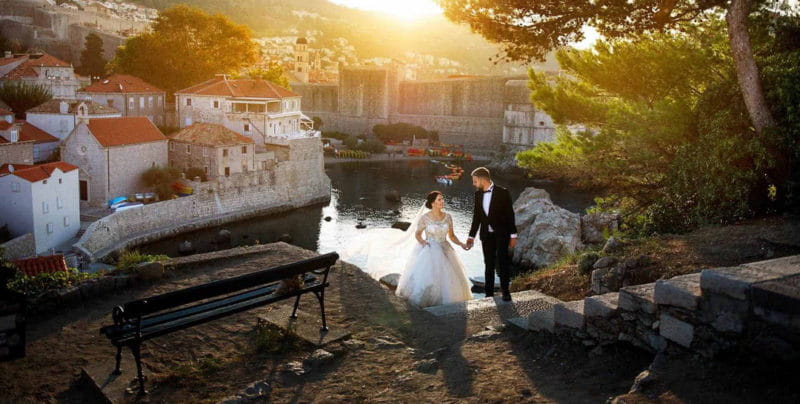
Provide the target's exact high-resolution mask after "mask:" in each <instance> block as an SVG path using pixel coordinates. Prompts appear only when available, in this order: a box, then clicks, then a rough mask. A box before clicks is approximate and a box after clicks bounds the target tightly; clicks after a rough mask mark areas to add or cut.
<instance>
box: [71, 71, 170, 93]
mask: <svg viewBox="0 0 800 404" xmlns="http://www.w3.org/2000/svg"><path fill="white" fill-rule="evenodd" d="M79 91H80V92H85V93H163V92H164V90H162V89H160V88H158V87H156V86H154V85H152V84H150V83H148V82H146V81H144V80H142V79H140V78H138V77H136V76H131V75H128V74H114V75H111V76H108V77H106V78H105V79H103V80H100V81H97V82H94V83H92V84H91V85H90V86H88V87H85V88H83V89H81V90H79Z"/></svg>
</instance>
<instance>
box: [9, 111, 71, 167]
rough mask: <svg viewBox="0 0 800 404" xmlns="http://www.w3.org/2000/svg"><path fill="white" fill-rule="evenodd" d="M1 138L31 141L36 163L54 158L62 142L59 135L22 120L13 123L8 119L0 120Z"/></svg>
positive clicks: (15, 141) (12, 141)
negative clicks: (56, 135)
mask: <svg viewBox="0 0 800 404" xmlns="http://www.w3.org/2000/svg"><path fill="white" fill-rule="evenodd" d="M0 138H3V139H4V140H5V141H6V142H8V143H18V142H31V144H33V162H34V163H40V162H43V161H47V160H50V159H52V158H53V153H54V152H55V151H56V149H58V145H59V142H60V140H59V139H58V138H57V137H55V136H52V135H50V134H48V133H47V132H45V131H43V130H41V129H39V128H38V127H36V126H34V125H32V124H30V123H29V122H26V121H22V120H17V121H14V122H13V123H10V122H9V120H7V119H3V120H0Z"/></svg>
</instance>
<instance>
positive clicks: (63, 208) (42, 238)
mask: <svg viewBox="0 0 800 404" xmlns="http://www.w3.org/2000/svg"><path fill="white" fill-rule="evenodd" d="M0 200H2V201H3V203H2V204H0V226H3V225H6V226H8V229H9V231H10V232H11V235H12V237H18V236H21V235H24V234H27V233H32V234H33V236H34V240H35V245H36V253H37V254H39V253H43V252H45V251H47V250H50V249H54V248H57V247H58V246H60V245H62V244H64V243H65V242H67V241H69V240H70V239H72V238H73V237H75V234H77V233H78V230H79V229H80V224H81V222H80V206H79V202H78V167H76V166H74V165H72V164H68V163H65V162H60V161H59V162H55V163H47V164H39V165H33V166H31V165H14V164H5V165H3V166H0Z"/></svg>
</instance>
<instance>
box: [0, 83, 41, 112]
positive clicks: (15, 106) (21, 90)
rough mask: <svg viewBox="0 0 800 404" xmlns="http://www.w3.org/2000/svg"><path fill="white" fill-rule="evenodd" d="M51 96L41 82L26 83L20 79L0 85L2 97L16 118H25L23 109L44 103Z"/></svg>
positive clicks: (0, 95)
mask: <svg viewBox="0 0 800 404" xmlns="http://www.w3.org/2000/svg"><path fill="white" fill-rule="evenodd" d="M51 98H53V94H52V93H51V92H50V89H49V88H48V87H47V86H44V85H41V84H28V83H25V82H20V81H9V82H7V83H5V84H4V85H3V86H2V87H0V99H2V100H3V101H4V102H5V103H6V104H7V105H8V106H9V107H11V110H12V111H14V114H15V115H16V117H17V118H19V119H23V118H25V111H27V110H29V109H31V108H33V107H35V106H37V105H41V104H44V103H45V102H47V101H49V100H50V99H51Z"/></svg>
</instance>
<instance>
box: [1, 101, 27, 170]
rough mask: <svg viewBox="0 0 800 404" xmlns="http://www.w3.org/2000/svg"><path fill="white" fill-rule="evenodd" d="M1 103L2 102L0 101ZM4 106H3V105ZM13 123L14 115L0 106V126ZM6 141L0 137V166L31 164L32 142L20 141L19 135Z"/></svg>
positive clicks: (3, 137)
mask: <svg viewBox="0 0 800 404" xmlns="http://www.w3.org/2000/svg"><path fill="white" fill-rule="evenodd" d="M0 102H2V101H0ZM3 105H5V104H3ZM3 122H5V123H7V124H10V123H14V113H13V112H11V111H10V110H9V109H7V107H4V106H0V125H4V124H3ZM7 135H8V136H9V138H8V139H6V137H5V136H2V135H0V164H26V165H30V164H33V145H34V141H33V140H20V139H19V135H17V136H15V137H12V136H10V135H11V133H8V134H7Z"/></svg>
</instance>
